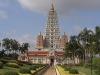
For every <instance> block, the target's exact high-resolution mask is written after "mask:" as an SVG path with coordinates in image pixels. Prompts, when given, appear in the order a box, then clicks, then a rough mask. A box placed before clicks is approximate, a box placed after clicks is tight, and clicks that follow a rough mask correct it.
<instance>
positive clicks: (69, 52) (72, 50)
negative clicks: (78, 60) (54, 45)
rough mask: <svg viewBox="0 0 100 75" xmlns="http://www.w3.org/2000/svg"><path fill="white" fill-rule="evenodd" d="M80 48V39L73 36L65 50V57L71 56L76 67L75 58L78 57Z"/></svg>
mask: <svg viewBox="0 0 100 75" xmlns="http://www.w3.org/2000/svg"><path fill="white" fill-rule="evenodd" d="M79 50H80V46H79V44H78V38H77V36H71V37H70V41H69V43H68V44H67V45H66V48H65V53H66V54H65V56H66V57H69V56H71V57H72V59H73V60H74V65H75V57H76V56H77V55H76V54H77V53H78V52H79Z"/></svg>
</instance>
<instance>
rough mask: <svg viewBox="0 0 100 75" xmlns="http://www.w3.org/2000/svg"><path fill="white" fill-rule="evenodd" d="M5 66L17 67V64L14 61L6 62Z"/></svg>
mask: <svg viewBox="0 0 100 75" xmlns="http://www.w3.org/2000/svg"><path fill="white" fill-rule="evenodd" d="M6 66H9V67H13V68H19V65H18V64H16V63H7V64H6Z"/></svg>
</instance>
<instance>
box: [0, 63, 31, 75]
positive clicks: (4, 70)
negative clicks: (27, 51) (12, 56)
mask: <svg viewBox="0 0 100 75" xmlns="http://www.w3.org/2000/svg"><path fill="white" fill-rule="evenodd" d="M29 67H31V65H25V64H24V65H23V66H22V67H20V68H29ZM20 68H12V67H7V66H4V67H3V69H0V73H1V74H2V75H4V73H5V72H8V71H15V72H19V70H20Z"/></svg>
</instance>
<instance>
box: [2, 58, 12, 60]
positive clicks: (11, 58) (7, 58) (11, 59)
mask: <svg viewBox="0 0 100 75" xmlns="http://www.w3.org/2000/svg"><path fill="white" fill-rule="evenodd" d="M3 59H8V60H12V59H13V58H11V57H3Z"/></svg>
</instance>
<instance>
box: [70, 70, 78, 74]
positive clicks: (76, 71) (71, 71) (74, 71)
mask: <svg viewBox="0 0 100 75" xmlns="http://www.w3.org/2000/svg"><path fill="white" fill-rule="evenodd" d="M69 73H71V74H79V72H78V70H77V69H70V71H69Z"/></svg>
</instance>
